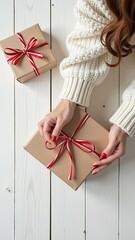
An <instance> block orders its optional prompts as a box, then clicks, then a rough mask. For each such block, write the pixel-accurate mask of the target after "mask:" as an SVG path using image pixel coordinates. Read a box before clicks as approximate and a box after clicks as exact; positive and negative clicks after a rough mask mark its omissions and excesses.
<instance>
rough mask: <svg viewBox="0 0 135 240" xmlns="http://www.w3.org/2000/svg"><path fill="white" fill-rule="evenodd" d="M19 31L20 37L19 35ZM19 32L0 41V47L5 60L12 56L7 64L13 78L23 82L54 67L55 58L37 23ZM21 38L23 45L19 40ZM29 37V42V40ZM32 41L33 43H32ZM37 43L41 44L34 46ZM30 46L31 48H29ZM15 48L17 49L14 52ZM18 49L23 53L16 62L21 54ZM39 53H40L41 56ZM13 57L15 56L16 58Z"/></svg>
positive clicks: (55, 64) (55, 63)
mask: <svg viewBox="0 0 135 240" xmlns="http://www.w3.org/2000/svg"><path fill="white" fill-rule="evenodd" d="M20 33H21V37H20V36H19V34H20ZM20 33H19V34H18V33H17V34H15V35H12V36H10V37H8V38H6V39H4V40H2V41H0V47H1V49H2V51H3V53H4V55H5V57H6V59H7V60H8V59H9V58H10V59H11V58H12V60H10V61H9V65H10V67H11V69H12V71H13V73H14V76H15V78H16V79H17V80H18V81H19V82H21V83H23V82H26V81H28V80H29V79H31V78H33V77H35V76H37V75H39V74H41V73H43V72H46V71H48V70H49V69H52V68H54V67H56V66H57V60H56V59H55V57H54V56H53V53H52V51H51V49H50V48H49V44H48V42H47V41H46V40H45V38H44V35H43V33H42V31H41V29H40V27H39V24H36V25H34V26H32V27H29V28H27V29H25V30H23V31H21V32H20ZM21 38H23V41H24V44H25V46H24V45H23V43H22V42H21ZM33 38H35V39H36V40H34V39H33ZM30 39H31V42H29V41H30ZM33 41H34V44H35V45H33ZM45 42H46V43H45ZM43 43H45V45H44V46H42V44H43ZM39 44H41V46H40V47H38V48H36V46H37V45H39ZM30 46H31V48H30V49H29V47H30ZM27 47H28V48H27ZM16 49H19V51H18V52H16ZM24 49H25V50H24ZM26 49H27V54H26ZM20 50H21V51H23V53H24V54H22V56H21V57H20V60H19V62H17V61H18V60H17V59H18V55H19V54H21V53H20ZM33 52H36V53H35V55H36V56H35V55H33ZM15 54H16V55H15ZM40 54H41V55H42V58H41V56H40ZM14 57H16V60H15V59H14ZM16 62H17V63H16ZM14 64H16V65H14ZM32 65H33V67H32Z"/></svg>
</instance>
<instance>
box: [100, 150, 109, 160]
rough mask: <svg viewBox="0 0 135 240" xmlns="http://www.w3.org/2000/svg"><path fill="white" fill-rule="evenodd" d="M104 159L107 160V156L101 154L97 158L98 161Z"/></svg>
mask: <svg viewBox="0 0 135 240" xmlns="http://www.w3.org/2000/svg"><path fill="white" fill-rule="evenodd" d="M105 158H107V155H106V153H104V152H103V153H102V154H101V155H100V158H99V159H100V160H102V159H105Z"/></svg>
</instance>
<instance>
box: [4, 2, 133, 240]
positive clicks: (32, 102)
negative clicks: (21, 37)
mask: <svg viewBox="0 0 135 240" xmlns="http://www.w3.org/2000/svg"><path fill="white" fill-rule="evenodd" d="M76 1H77V0H68V2H67V1H63V0H53V1H52V0H45V1H44V0H10V1H2V0H1V7H0V28H1V32H0V39H4V38H6V37H8V36H10V35H12V34H13V32H14V29H15V32H17V31H21V30H23V29H25V28H27V27H29V26H31V25H33V24H36V23H39V25H40V27H41V29H42V30H43V31H44V34H45V37H46V40H47V41H48V42H49V45H50V47H52V51H53V53H54V55H55V57H56V58H57V60H58V66H57V68H55V69H53V70H51V71H48V72H46V73H44V74H42V75H41V76H39V77H38V78H34V79H32V80H30V81H29V82H27V83H25V84H21V83H19V82H17V81H14V77H13V74H12V72H11V70H10V68H9V66H8V64H7V62H6V61H5V59H4V56H3V55H2V54H0V72H1V87H0V109H1V117H0V123H1V124H0V135H1V142H0V146H1V147H0V149H1V151H0V203H1V204H0V239H2V240H15V239H16V240H37V239H39V240H44V239H45V240H70V239H75V240H90V239H92V240H99V239H104V240H108V239H109V240H118V239H119V240H127V239H131V240H132V239H134V238H135V232H134V214H135V206H134V202H135V193H134V181H135V174H134V169H135V162H134V158H135V150H134V142H135V137H133V138H128V142H127V148H126V154H125V156H124V157H122V158H121V160H120V161H119V160H118V161H115V162H114V163H113V164H112V165H111V166H109V167H108V168H106V169H105V170H103V171H102V172H101V173H99V174H97V175H95V176H89V177H88V178H87V180H86V181H85V182H84V183H83V184H82V185H81V186H80V187H79V189H78V190H77V191H74V190H73V189H71V188H70V187H69V186H67V185H66V184H65V183H64V182H62V181H61V180H60V179H59V178H58V177H56V176H55V175H54V174H53V173H50V171H49V170H47V169H45V168H44V167H43V165H41V164H40V163H39V162H38V161H37V160H36V159H34V158H33V157H32V156H30V155H29V154H27V153H26V152H25V151H24V149H23V145H24V144H25V143H26V142H27V140H28V139H29V138H30V137H31V136H32V134H33V133H34V132H35V130H36V129H37V123H38V122H39V121H40V120H41V119H42V118H43V117H44V115H45V114H47V113H48V112H49V111H50V110H52V109H53V108H54V107H55V106H56V105H57V103H58V102H59V100H60V99H59V93H60V91H61V88H62V84H63V79H62V77H61V75H60V72H59V64H60V62H61V61H62V59H63V58H65V57H66V56H67V55H68V52H67V49H66V37H67V35H68V33H70V32H71V31H72V29H73V27H74V25H75V23H76V19H75V17H74V15H73V7H74V5H75V4H76ZM5 13H6V14H5ZM7 16H8V17H7ZM3 23H4V24H3ZM134 41H135V39H134ZM134 58H135V52H133V54H132V55H130V56H129V57H126V58H125V59H123V60H122V63H121V65H120V68H112V69H111V70H110V72H109V75H108V76H107V78H106V79H105V80H104V82H103V83H102V84H100V85H99V86H97V87H96V88H95V89H94V90H93V93H92V96H91V99H90V106H89V108H88V109H87V110H88V112H89V113H90V114H91V116H92V117H93V118H95V120H97V121H98V122H99V123H101V124H102V125H103V126H105V127H106V128H107V129H109V127H110V124H109V121H108V120H109V117H111V115H112V114H113V113H114V112H115V110H116V109H117V108H118V105H119V102H120V101H121V96H122V93H123V91H124V89H125V88H126V87H127V86H128V85H129V83H130V82H131V81H132V80H133V79H135V71H134ZM14 182H15V186H14ZM6 187H7V188H6ZM14 187H15V197H14ZM14 200H15V201H14ZM14 204H15V205H14Z"/></svg>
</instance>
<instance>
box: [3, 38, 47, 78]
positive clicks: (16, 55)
mask: <svg viewBox="0 0 135 240" xmlns="http://www.w3.org/2000/svg"><path fill="white" fill-rule="evenodd" d="M17 36H18V38H19V40H20V42H21V43H22V45H23V49H22V50H21V49H17V48H15V49H14V48H5V49H4V53H5V54H6V55H10V56H12V57H10V58H8V59H7V62H8V63H9V62H11V63H12V64H13V65H16V64H17V63H18V62H19V61H20V60H21V58H22V57H23V56H24V55H25V54H26V56H27V57H28V59H29V61H30V64H31V65H32V68H33V70H34V72H35V74H36V76H38V75H40V73H39V71H38V68H37V66H36V65H35V63H34V61H33V59H32V57H36V58H40V59H43V55H42V54H41V53H39V52H36V51H32V50H33V49H36V48H39V47H42V46H45V45H47V44H48V42H43V43H41V44H37V39H36V38H34V37H32V38H31V39H30V40H29V42H28V44H26V43H25V41H24V39H23V37H22V34H21V33H17Z"/></svg>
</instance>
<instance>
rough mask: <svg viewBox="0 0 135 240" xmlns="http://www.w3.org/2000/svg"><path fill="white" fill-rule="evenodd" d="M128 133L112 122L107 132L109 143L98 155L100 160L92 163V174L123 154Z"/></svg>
mask: <svg viewBox="0 0 135 240" xmlns="http://www.w3.org/2000/svg"><path fill="white" fill-rule="evenodd" d="M127 136H128V134H127V133H126V132H125V131H124V130H123V129H122V128H120V127H119V126H118V125H116V124H113V125H112V126H111V128H110V132H109V143H108V145H107V147H106V148H105V149H104V150H103V152H102V153H101V155H100V160H99V161H96V162H94V163H93V166H94V169H93V170H92V174H93V175H94V174H96V173H98V172H99V171H101V170H102V169H104V168H105V167H107V166H108V165H109V164H111V163H112V162H114V161H115V160H116V159H118V158H119V157H121V156H123V155H124V154H125V148H126V140H127Z"/></svg>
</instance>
